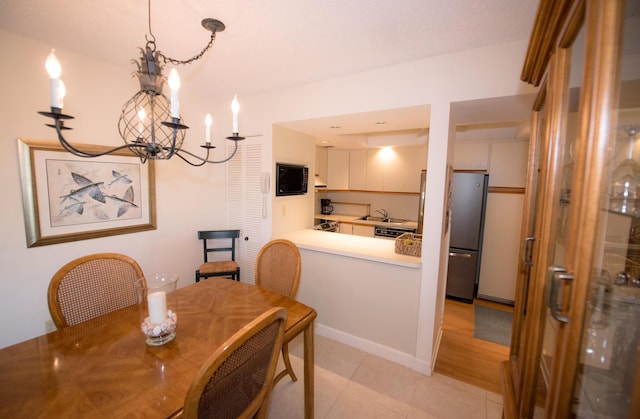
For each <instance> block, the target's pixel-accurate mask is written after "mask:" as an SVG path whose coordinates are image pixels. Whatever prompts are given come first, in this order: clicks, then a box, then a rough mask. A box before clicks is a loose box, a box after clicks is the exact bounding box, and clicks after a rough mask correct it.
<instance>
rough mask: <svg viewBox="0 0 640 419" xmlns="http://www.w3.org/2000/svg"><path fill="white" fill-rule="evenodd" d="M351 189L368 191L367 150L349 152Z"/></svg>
mask: <svg viewBox="0 0 640 419" xmlns="http://www.w3.org/2000/svg"><path fill="white" fill-rule="evenodd" d="M349 189H350V190H352V191H354V190H360V191H363V190H365V189H367V150H350V151H349Z"/></svg>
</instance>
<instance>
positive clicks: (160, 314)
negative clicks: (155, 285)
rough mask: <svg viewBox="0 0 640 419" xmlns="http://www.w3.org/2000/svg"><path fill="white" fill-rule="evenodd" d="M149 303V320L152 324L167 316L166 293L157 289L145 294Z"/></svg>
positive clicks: (161, 321)
mask: <svg viewBox="0 0 640 419" xmlns="http://www.w3.org/2000/svg"><path fill="white" fill-rule="evenodd" d="M147 303H149V321H151V323H153V324H161V323H163V322H164V320H165V319H166V318H167V294H166V293H165V292H164V291H157V292H153V293H151V294H149V295H148V296H147Z"/></svg>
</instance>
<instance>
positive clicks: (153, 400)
mask: <svg viewBox="0 0 640 419" xmlns="http://www.w3.org/2000/svg"><path fill="white" fill-rule="evenodd" d="M174 294H175V295H174V297H175V304H176V309H177V314H178V320H177V328H176V337H175V339H173V340H172V341H170V342H168V343H166V344H164V345H162V346H155V347H154V346H148V345H147V344H146V343H145V337H144V335H143V334H142V332H141V330H140V323H141V318H143V316H144V314H145V313H142V311H143V310H141V309H140V307H139V306H137V305H134V306H131V307H127V308H124V309H122V310H118V311H115V312H112V313H109V314H106V315H104V316H100V317H97V318H95V319H92V320H89V321H87V322H84V323H81V324H78V325H75V326H70V327H66V328H63V329H61V330H58V331H55V332H52V333H48V334H46V335H43V336H39V337H36V338H33V339H30V340H27V341H24V342H21V343H18V344H16V345H13V346H9V347H6V348H4V349H2V350H0V417H3V418H9V417H11V418H22V417H24V418H38V417H65V418H70V417H82V418H94V417H95V418H100V417H102V418H103V417H109V418H124V417H127V418H136V417H145V418H156V417H157V418H166V417H169V416H171V415H173V414H175V413H176V412H179V411H180V409H181V408H182V406H183V402H184V398H185V395H186V392H187V389H188V388H189V385H190V384H191V382H192V380H193V379H194V377H195V375H196V373H197V371H198V369H199V368H200V366H201V365H202V364H203V363H204V362H205V360H206V359H207V358H208V357H209V356H210V355H211V354H212V353H213V352H214V351H215V350H216V348H218V347H219V346H220V345H221V344H222V343H224V341H225V340H227V339H228V338H229V337H231V336H232V335H233V334H234V333H235V332H237V331H238V330H239V329H241V328H242V327H243V326H244V325H246V324H247V323H249V322H250V321H251V320H253V319H255V318H256V317H257V316H259V315H260V314H262V313H263V312H265V311H267V310H268V309H270V308H271V307H284V308H286V309H287V323H286V328H285V341H286V342H288V341H291V340H292V339H293V338H294V337H296V336H297V335H299V334H300V333H304V411H305V417H306V418H312V417H313V403H314V393H313V390H314V389H313V384H314V383H313V379H314V378H313V369H314V359H313V357H314V353H313V323H314V319H315V318H316V316H317V313H316V311H315V310H314V309H313V308H311V307H308V306H306V305H304V304H302V303H300V302H298V301H296V300H293V299H291V298H288V297H285V296H283V295H280V294H276V293H274V292H271V291H268V290H264V289H261V288H258V287H256V286H253V285H249V284H245V283H241V282H237V281H232V280H229V279H225V278H215V277H214V278H209V279H207V280H205V281H200V282H198V283H195V284H191V285H189V286H187V287H184V288H179V289H178V290H176V291H175V292H174ZM5 321H11V319H6V320H5Z"/></svg>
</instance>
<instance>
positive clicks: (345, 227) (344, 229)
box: [338, 221, 353, 234]
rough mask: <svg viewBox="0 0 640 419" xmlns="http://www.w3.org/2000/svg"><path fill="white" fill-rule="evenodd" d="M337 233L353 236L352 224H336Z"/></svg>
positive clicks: (344, 222) (343, 222)
mask: <svg viewBox="0 0 640 419" xmlns="http://www.w3.org/2000/svg"><path fill="white" fill-rule="evenodd" d="M338 233H342V234H353V223H350V222H346V221H340V222H339V223H338Z"/></svg>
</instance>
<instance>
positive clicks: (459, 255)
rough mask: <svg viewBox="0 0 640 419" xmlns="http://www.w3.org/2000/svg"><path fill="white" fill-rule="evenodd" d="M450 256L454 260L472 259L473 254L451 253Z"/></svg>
mask: <svg viewBox="0 0 640 419" xmlns="http://www.w3.org/2000/svg"><path fill="white" fill-rule="evenodd" d="M449 256H452V257H454V258H467V259H468V258H470V257H471V254H470V253H456V252H449Z"/></svg>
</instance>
